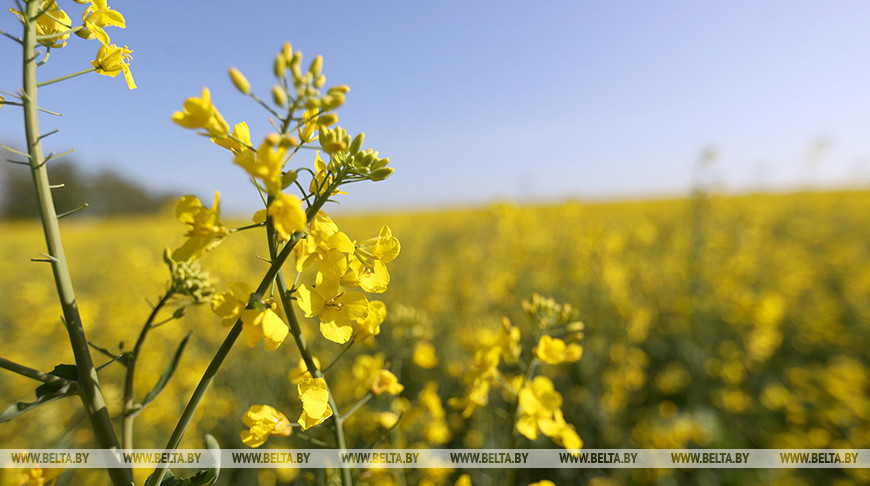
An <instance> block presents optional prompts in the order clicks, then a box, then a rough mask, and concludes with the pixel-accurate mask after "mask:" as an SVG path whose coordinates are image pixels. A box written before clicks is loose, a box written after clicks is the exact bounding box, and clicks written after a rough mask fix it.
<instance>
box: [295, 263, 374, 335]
mask: <svg viewBox="0 0 870 486" xmlns="http://www.w3.org/2000/svg"><path fill="white" fill-rule="evenodd" d="M296 298H297V302H298V303H299V308H300V309H302V311H303V312H305V317H317V318H319V319H320V332H321V333H322V334H323V337H325V338H326V339H329V340H330V341H333V342H336V343H339V344H343V343H346V342H348V341H349V340H350V338H351V336H352V335H353V328H352V327H351V322H352V321H355V320H358V319H364V318H365V317H366V316H367V315H368V313H369V303H368V300H367V299H366V297H365V296H364V295H363V294H361V293H359V292H345V291H341V290H339V285H338V281H337V280H328V279H324V278H323V274H319V273H318V275H317V280H316V283H315V285H308V284H303V285H301V286H300V287H299V289H298V290H297V291H296Z"/></svg>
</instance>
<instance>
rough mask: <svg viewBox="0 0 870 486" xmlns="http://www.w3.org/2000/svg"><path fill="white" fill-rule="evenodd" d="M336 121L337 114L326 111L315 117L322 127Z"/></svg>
mask: <svg viewBox="0 0 870 486" xmlns="http://www.w3.org/2000/svg"><path fill="white" fill-rule="evenodd" d="M336 122H338V115H336V114H335V113H327V114H325V115H320V116H319V117H317V124H318V125H320V126H323V127H328V126H330V125H334V124H335V123H336Z"/></svg>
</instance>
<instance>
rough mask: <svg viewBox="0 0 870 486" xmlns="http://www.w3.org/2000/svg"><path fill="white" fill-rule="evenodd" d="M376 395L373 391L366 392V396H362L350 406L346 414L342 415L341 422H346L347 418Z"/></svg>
mask: <svg viewBox="0 0 870 486" xmlns="http://www.w3.org/2000/svg"><path fill="white" fill-rule="evenodd" d="M374 396H375V394H374V393H373V392H371V391H370V392H368V393H366V394H365V396H364V397H362V398H361V399H360V400H359V401H358V402H356V403H354V404H353V406H352V407H350V410H348V411H347V412H344V414H343V415H342V416H341V419H340V422H341V423H344V421H345V420H347V419H348V418H349V417H350V416H351V415H353V414H354V413H356V411H357V410H359V409H360V408H361V407H362V406H363V405H365V404H366V403H368V401H369V400H371V399H372V398H374Z"/></svg>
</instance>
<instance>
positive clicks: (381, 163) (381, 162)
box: [372, 152, 390, 170]
mask: <svg viewBox="0 0 870 486" xmlns="http://www.w3.org/2000/svg"><path fill="white" fill-rule="evenodd" d="M376 154H377V152H376ZM389 163H390V158H389V157H386V158H383V159H378V160H375V161H374V162H373V163H372V170H378V169H382V168H384V167H386V166H387V164H389Z"/></svg>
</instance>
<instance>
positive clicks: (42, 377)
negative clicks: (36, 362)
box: [0, 358, 69, 385]
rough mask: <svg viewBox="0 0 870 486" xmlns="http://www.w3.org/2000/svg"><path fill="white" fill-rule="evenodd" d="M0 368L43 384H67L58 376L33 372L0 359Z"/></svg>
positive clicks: (12, 362)
mask: <svg viewBox="0 0 870 486" xmlns="http://www.w3.org/2000/svg"><path fill="white" fill-rule="evenodd" d="M0 368H4V369H7V370H9V371H12V372H14V373H18V374H19V375H21V376H26V377H28V378H32V379H34V380H37V381H41V382H43V383H48V384H58V385H63V384H65V383H68V382H69V380H67V379H66V378H61V377H60V376H55V375H52V374H50V373H45V372H42V371H39V370H35V369H33V368H30V367H27V366H24V365H22V364H18V363H16V362H14V361H9V360H8V359H5V358H0Z"/></svg>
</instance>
